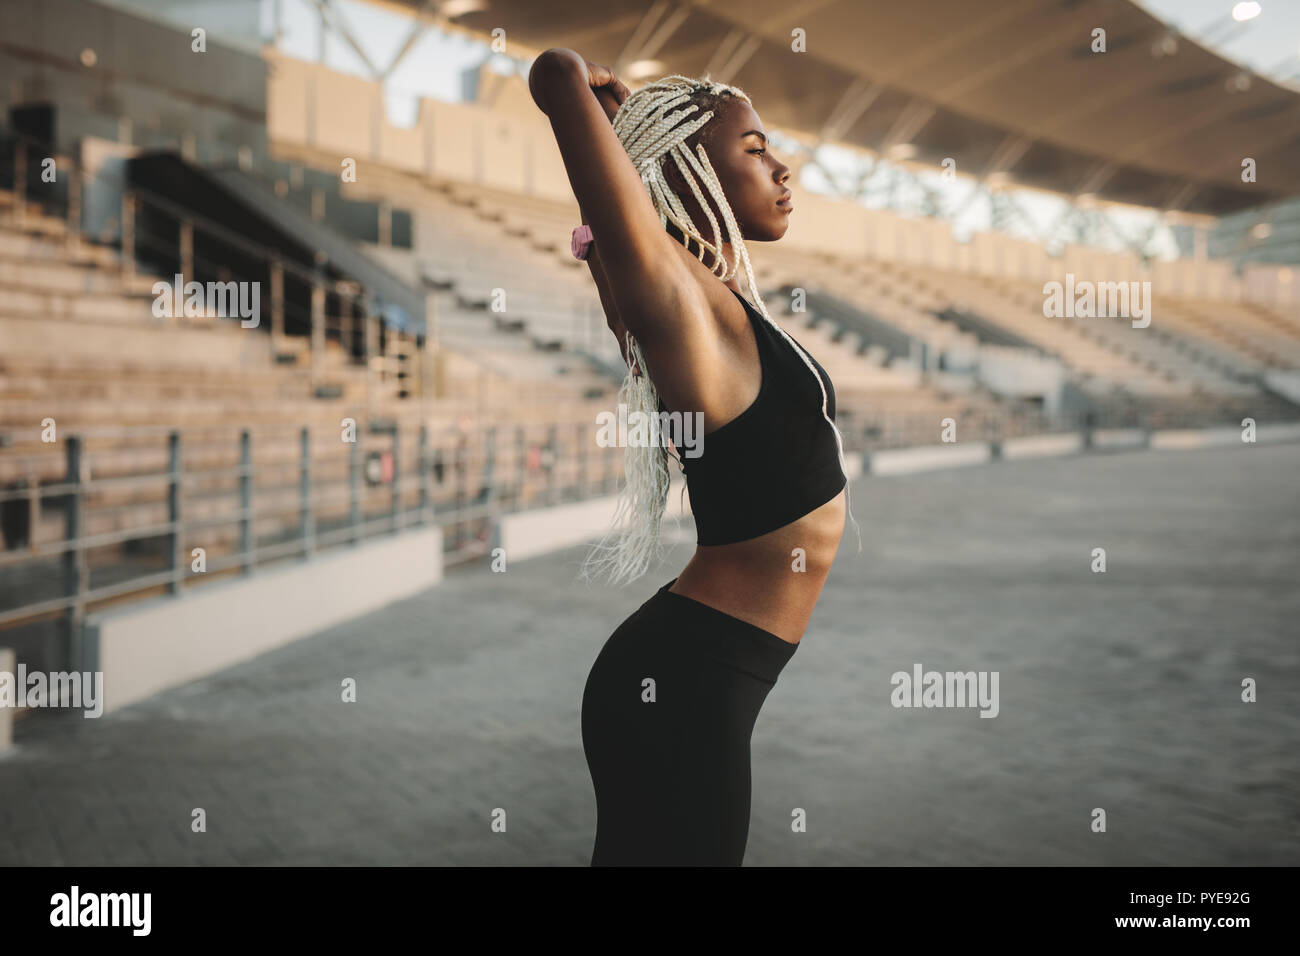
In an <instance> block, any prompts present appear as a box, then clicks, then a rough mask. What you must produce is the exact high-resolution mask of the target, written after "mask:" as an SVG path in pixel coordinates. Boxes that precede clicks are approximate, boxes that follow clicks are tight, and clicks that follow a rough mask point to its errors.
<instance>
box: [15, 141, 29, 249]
mask: <svg viewBox="0 0 1300 956" xmlns="http://www.w3.org/2000/svg"><path fill="white" fill-rule="evenodd" d="M26 206H27V143H26V142H25V141H24V140H23V138H22V137H21V136H19V137H17V138H16V139H15V140H14V219H15V221H16V223H17V226H18V228H19V229H21V228H23V224H24V219H25V217H26V212H27V209H26Z"/></svg>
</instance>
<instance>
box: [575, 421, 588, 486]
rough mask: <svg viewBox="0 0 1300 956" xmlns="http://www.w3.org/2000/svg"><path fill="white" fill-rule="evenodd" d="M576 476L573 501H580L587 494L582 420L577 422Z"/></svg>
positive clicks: (584, 436)
mask: <svg viewBox="0 0 1300 956" xmlns="http://www.w3.org/2000/svg"><path fill="white" fill-rule="evenodd" d="M577 433H578V477H577V479H576V481H577V487H576V488H574V491H573V498H574V500H575V501H581V500H582V499H583V498H585V497H586V496H587V426H586V424H585V423H583V422H578V425H577Z"/></svg>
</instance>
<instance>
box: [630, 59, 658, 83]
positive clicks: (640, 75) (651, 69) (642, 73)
mask: <svg viewBox="0 0 1300 956" xmlns="http://www.w3.org/2000/svg"><path fill="white" fill-rule="evenodd" d="M667 72H668V66H667V64H665V63H664V61H663V60H634V61H633V62H632V63H629V64H628V67H627V70H626V75H627V78H628V79H629V80H644V79H645V78H646V77H649V76H659V75H660V74H662V73H667Z"/></svg>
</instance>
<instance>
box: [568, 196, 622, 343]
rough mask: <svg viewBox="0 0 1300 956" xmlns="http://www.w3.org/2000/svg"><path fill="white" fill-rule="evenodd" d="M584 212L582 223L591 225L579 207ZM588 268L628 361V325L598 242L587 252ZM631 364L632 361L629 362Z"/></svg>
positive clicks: (602, 305)
mask: <svg viewBox="0 0 1300 956" xmlns="http://www.w3.org/2000/svg"><path fill="white" fill-rule="evenodd" d="M579 212H580V213H581V214H582V224H583V225H584V226H585V225H589V224H590V223H589V222H588V220H587V211H586V210H585V209H582V208H581V207H579ZM587 268H589V269H590V270H591V278H592V280H593V281H594V282H595V283H596V291H597V292H599V293H600V305H601V308H603V309H604V310H605V324H606V325H608V326H609V330H610V331H611V332H613V333H614V338H616V339H618V350H619V351H620V352H622V353H623V361H625V362H627V361H628V355H627V335H626V332H627V327H626V326H625V325H623V320H622V319H621V318H619V315H618V304H617V303H615V302H614V296H613V294H612V293H611V292H610V289H609V279H608V277H607V276H606V275H605V268H604V266H602V265H601V264H600V250H598V249H597V248H596V244H595V243H592V246H591V250H590V251H589V252H588V254H587ZM628 364H629V365H631V364H632V363H631V362H628Z"/></svg>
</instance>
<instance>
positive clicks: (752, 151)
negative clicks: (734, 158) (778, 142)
mask: <svg viewBox="0 0 1300 956" xmlns="http://www.w3.org/2000/svg"><path fill="white" fill-rule="evenodd" d="M747 152H750V153H757V154H758V155H759V156H762V155H763V154H764V153H766V152H767V150H765V149H751V150H747Z"/></svg>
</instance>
